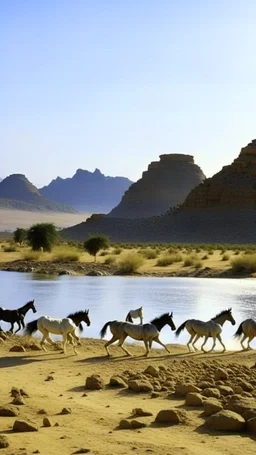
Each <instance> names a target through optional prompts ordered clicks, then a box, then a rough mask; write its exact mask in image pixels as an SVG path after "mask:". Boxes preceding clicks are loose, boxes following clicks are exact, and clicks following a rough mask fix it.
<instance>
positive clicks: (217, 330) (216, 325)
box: [175, 308, 236, 352]
mask: <svg viewBox="0 0 256 455" xmlns="http://www.w3.org/2000/svg"><path fill="white" fill-rule="evenodd" d="M225 321H230V322H231V324H232V325H235V323H236V322H235V320H234V318H233V316H232V308H229V309H228V310H224V311H222V312H221V313H219V314H217V315H216V316H215V317H214V318H212V319H210V321H207V322H203V321H200V320H198V319H188V320H187V321H185V322H183V324H181V326H180V327H179V328H178V329H177V330H176V333H175V335H176V337H178V336H179V335H180V333H181V332H182V330H184V329H185V328H186V329H187V331H188V333H189V334H190V339H189V341H188V343H187V347H188V349H189V351H190V352H191V348H190V343H191V342H192V346H193V348H194V349H195V351H197V350H198V349H197V348H196V346H195V343H196V342H197V340H199V338H201V337H203V336H204V337H205V339H204V342H203V344H202V346H201V350H202V351H203V352H207V351H205V349H204V345H205V344H206V342H207V340H208V338H209V337H212V338H213V345H212V348H211V349H210V351H208V352H211V351H213V349H214V348H215V345H216V338H217V339H218V340H219V342H220V344H221V345H222V347H223V352H224V351H226V347H225V345H224V343H223V342H222V339H221V335H220V334H221V332H222V326H223V324H224V322H225Z"/></svg>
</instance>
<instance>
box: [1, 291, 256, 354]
mask: <svg viewBox="0 0 256 455" xmlns="http://www.w3.org/2000/svg"><path fill="white" fill-rule="evenodd" d="M29 310H32V311H33V313H36V312H37V310H36V307H35V301H34V300H31V301H30V302H28V303H26V304H25V305H23V306H22V307H20V308H18V309H17V310H6V309H4V308H1V307H0V321H1V320H2V321H5V322H9V323H10V324H11V327H10V331H11V332H13V329H14V324H15V323H16V324H18V329H17V330H16V331H15V333H17V332H18V331H19V330H20V329H21V327H22V328H23V329H24V331H25V334H26V335H32V334H33V333H34V332H36V331H37V330H39V331H40V332H41V333H42V335H43V337H42V339H41V341H40V344H41V347H42V349H44V350H45V351H46V346H45V344H46V343H49V344H54V342H53V340H52V339H51V337H50V334H54V335H62V337H63V351H64V353H66V350H67V344H68V343H69V344H71V345H72V346H73V350H74V353H75V354H77V351H76V346H77V345H78V344H79V343H80V340H79V337H78V336H77V334H76V333H75V332H76V328H79V330H80V331H82V330H83V325H82V322H84V323H85V324H87V326H89V325H90V324H91V322H90V318H89V310H84V311H77V312H75V313H71V314H69V315H68V316H67V317H66V318H62V319H56V318H51V317H49V316H41V317H40V318H38V319H35V320H33V321H31V322H29V323H28V324H26V325H25V323H24V319H25V316H26V314H27V312H28V311H29ZM136 318H139V319H140V323H139V324H134V322H133V319H136ZM226 321H229V322H230V323H231V324H232V325H235V324H236V321H235V320H234V318H233V315H232V309H231V308H229V309H227V310H224V311H221V312H220V313H219V314H217V315H216V316H214V317H213V318H212V319H210V320H209V321H206V322H205V321H200V320H198V319H187V320H186V321H185V322H183V324H181V325H180V326H179V327H178V329H176V326H175V324H174V322H173V313H164V314H162V315H161V316H159V317H156V318H155V319H153V320H152V321H151V322H147V323H143V308H142V307H140V308H137V309H136V310H130V311H129V313H128V314H127V316H126V319H125V321H117V320H114V321H108V322H106V324H105V325H104V326H103V327H102V329H101V331H100V336H101V338H104V336H105V335H106V332H107V329H108V328H109V329H110V332H111V333H112V338H111V339H110V340H109V341H107V342H106V343H105V349H106V351H107V355H110V353H109V349H108V346H109V345H111V344H113V343H115V342H116V341H118V346H120V348H122V350H123V351H124V352H125V354H126V355H128V356H130V355H131V353H130V352H129V351H128V349H127V348H126V347H125V346H124V341H125V340H126V338H127V337H131V338H133V339H134V340H137V341H143V342H144V345H145V349H146V352H145V356H148V354H149V351H150V350H151V348H152V343H153V341H154V342H155V343H158V344H160V345H161V346H163V347H164V348H165V350H166V351H167V352H168V353H169V352H170V351H169V349H168V347H167V346H166V345H165V344H164V343H162V341H161V340H160V339H159V335H160V332H161V330H162V329H163V327H164V326H166V325H168V326H169V327H170V328H171V330H173V331H175V335H176V337H178V336H179V335H180V333H181V332H182V331H183V330H184V329H186V330H187V331H188V333H189V335H190V339H189V341H188V343H187V346H188V349H189V351H190V352H191V351H193V350H195V351H197V350H198V348H197V347H196V346H195V343H196V342H197V341H198V340H199V338H202V337H204V341H203V344H202V345H201V348H200V349H201V350H202V351H203V352H211V351H213V349H214V348H215V345H216V340H218V341H219V342H220V344H221V345H222V347H223V351H222V352H224V351H225V350H226V347H225V345H224V343H223V341H222V338H221V332H222V328H223V325H224V323H225V322H226ZM0 330H2V329H1V327H0ZM255 336H256V321H255V320H253V319H246V320H244V321H243V322H241V324H240V325H239V327H238V329H237V331H236V333H235V334H234V337H235V338H241V337H242V339H241V341H240V343H241V346H242V349H243V350H246V349H252V348H251V346H250V342H251V341H252V339H253V338H254V337H255ZM208 338H212V339H213V345H212V348H211V349H210V350H209V351H206V350H205V349H204V346H205V344H206V342H207V340H208ZM246 339H248V343H247V347H245V346H244V341H245V340H246ZM191 346H192V348H191Z"/></svg>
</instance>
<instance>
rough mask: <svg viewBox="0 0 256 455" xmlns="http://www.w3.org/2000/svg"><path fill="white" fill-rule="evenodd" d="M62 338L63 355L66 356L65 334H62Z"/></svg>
mask: <svg viewBox="0 0 256 455" xmlns="http://www.w3.org/2000/svg"><path fill="white" fill-rule="evenodd" d="M62 338H63V353H64V354H66V353H67V341H68V339H67V334H66V333H63V334H62Z"/></svg>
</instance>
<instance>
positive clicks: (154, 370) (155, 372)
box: [144, 365, 159, 378]
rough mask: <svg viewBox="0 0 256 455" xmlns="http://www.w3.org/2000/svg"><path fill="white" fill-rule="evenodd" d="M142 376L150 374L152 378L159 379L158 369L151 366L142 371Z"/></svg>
mask: <svg viewBox="0 0 256 455" xmlns="http://www.w3.org/2000/svg"><path fill="white" fill-rule="evenodd" d="M144 374H150V376H153V378H158V377H159V369H158V368H157V367H155V366H153V365H149V366H148V367H147V368H146V370H145V371H144Z"/></svg>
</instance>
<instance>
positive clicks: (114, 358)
mask: <svg viewBox="0 0 256 455" xmlns="http://www.w3.org/2000/svg"><path fill="white" fill-rule="evenodd" d="M183 357H184V358H186V357H187V354H180V353H176V354H167V353H166V354H163V355H157V356H149V357H145V356H144V354H141V355H132V356H126V355H119V356H118V357H117V356H114V355H110V356H107V355H102V356H95V357H86V358H84V359H78V360H76V362H79V363H89V364H90V363H102V362H114V363H117V362H132V361H133V362H134V361H136V360H138V361H141V362H143V361H144V362H146V363H148V362H151V363H152V362H158V361H159V360H168V359H173V358H183Z"/></svg>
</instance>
